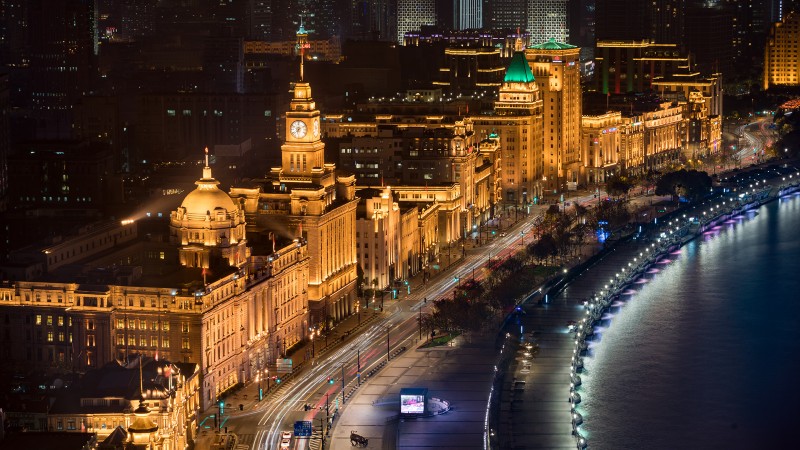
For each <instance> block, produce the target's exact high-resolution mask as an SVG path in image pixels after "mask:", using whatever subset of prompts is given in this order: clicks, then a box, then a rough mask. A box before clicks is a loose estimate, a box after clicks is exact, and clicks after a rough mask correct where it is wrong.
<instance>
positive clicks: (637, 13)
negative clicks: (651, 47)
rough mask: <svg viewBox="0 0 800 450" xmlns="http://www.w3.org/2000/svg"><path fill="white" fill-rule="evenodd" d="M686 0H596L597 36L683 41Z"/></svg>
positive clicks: (662, 41)
mask: <svg viewBox="0 0 800 450" xmlns="http://www.w3.org/2000/svg"><path fill="white" fill-rule="evenodd" d="M685 1H686V0H652V1H642V0H596V3H595V5H596V9H595V13H596V20H595V24H596V25H595V29H596V33H597V39H598V40H652V41H654V42H658V43H667V44H678V45H681V44H683V20H684V14H685V11H684V10H685V8H684V3H685Z"/></svg>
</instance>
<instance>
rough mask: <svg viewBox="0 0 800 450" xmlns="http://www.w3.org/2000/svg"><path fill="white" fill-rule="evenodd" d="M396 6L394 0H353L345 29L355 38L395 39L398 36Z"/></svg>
mask: <svg viewBox="0 0 800 450" xmlns="http://www.w3.org/2000/svg"><path fill="white" fill-rule="evenodd" d="M396 8H397V3H396V2H394V1H392V0H372V1H369V0H351V5H350V7H349V8H348V11H347V12H348V13H349V17H347V20H345V23H344V24H343V25H344V26H345V27H346V28H345V30H343V31H344V32H345V34H346V35H347V36H348V37H350V38H353V39H372V38H376V37H377V38H378V39H380V40H382V41H393V40H395V38H396V36H397V14H396V11H397V9H396Z"/></svg>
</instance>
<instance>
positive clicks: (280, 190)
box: [231, 28, 358, 327]
mask: <svg viewBox="0 0 800 450" xmlns="http://www.w3.org/2000/svg"><path fill="white" fill-rule="evenodd" d="M297 37H298V45H299V47H300V49H301V53H300V81H298V82H296V83H294V85H293V91H294V92H293V96H292V100H291V103H290V105H289V109H288V110H287V111H286V116H285V118H286V119H285V126H284V130H285V135H284V136H285V137H284V144H283V145H282V146H281V165H280V166H279V167H273V168H272V169H271V171H270V173H269V174H268V176H267V178H266V179H264V180H261V181H255V182H254V183H252V184H251V186H250V187H233V188H232V189H231V196H232V197H233V198H234V199H235V200H236V201H237V202H242V203H241V204H243V205H244V210H245V213H246V214H247V220H248V239H250V236H251V235H253V236H254V237H253V239H254V240H255V241H256V242H258V241H261V243H262V244H263V243H264V242H265V241H268V239H269V237H268V236H270V235H272V236H276V235H280V236H284V237H289V238H295V237H296V238H298V239H300V240H302V241H304V242H308V251H309V257H310V258H311V262H310V264H309V275H308V283H307V285H308V287H307V288H306V291H307V294H308V306H309V311H310V314H311V318H310V320H311V322H310V325H317V326H320V327H323V326H324V327H328V326H330V325H331V324H332V323H334V322H338V321H339V320H341V319H343V318H345V317H347V316H348V315H350V314H353V313H355V303H356V298H355V297H356V279H357V275H356V265H357V264H356V248H355V231H356V205H357V204H358V200H357V199H356V197H355V177H353V176H352V175H337V173H336V165H335V164H333V163H326V162H325V158H324V157H325V143H324V142H323V141H322V140H321V136H322V134H321V129H320V112H319V110H318V109H317V107H316V102H315V101H314V99H313V98H312V96H311V85H310V84H309V83H308V82H307V81H304V73H303V72H304V70H303V69H304V67H303V59H304V54H303V53H304V50H305V48H306V47H305V45H304V42H305V39H306V38H307V34H306V33H305V30H303V29H302V28H301V29H300V30H299V31H298V32H297ZM267 211H269V212H268V213H266V214H265V212H267ZM303 286H305V284H303Z"/></svg>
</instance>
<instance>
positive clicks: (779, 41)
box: [764, 12, 800, 89]
mask: <svg viewBox="0 0 800 450" xmlns="http://www.w3.org/2000/svg"><path fill="white" fill-rule="evenodd" d="M798 38H800V13H796V12H791V13H789V14H787V15H786V17H785V18H784V19H783V21H781V22H777V23H775V24H774V25H772V28H770V31H769V38H768V40H767V45H766V49H765V50H764V89H769V88H770V87H773V86H798V85H800V56H799V55H798V53H797V40H798Z"/></svg>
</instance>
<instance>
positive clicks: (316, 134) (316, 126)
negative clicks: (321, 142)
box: [311, 119, 319, 137]
mask: <svg viewBox="0 0 800 450" xmlns="http://www.w3.org/2000/svg"><path fill="white" fill-rule="evenodd" d="M311 129H312V131H313V132H314V137H319V120H316V119H315V120H314V125H313V126H312V127H311Z"/></svg>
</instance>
